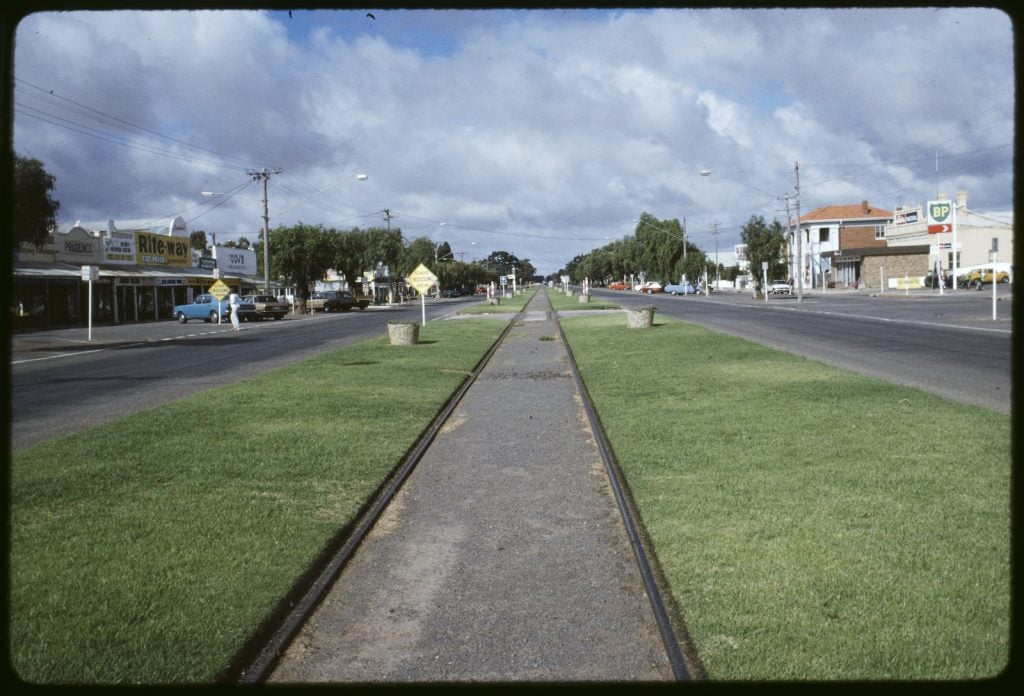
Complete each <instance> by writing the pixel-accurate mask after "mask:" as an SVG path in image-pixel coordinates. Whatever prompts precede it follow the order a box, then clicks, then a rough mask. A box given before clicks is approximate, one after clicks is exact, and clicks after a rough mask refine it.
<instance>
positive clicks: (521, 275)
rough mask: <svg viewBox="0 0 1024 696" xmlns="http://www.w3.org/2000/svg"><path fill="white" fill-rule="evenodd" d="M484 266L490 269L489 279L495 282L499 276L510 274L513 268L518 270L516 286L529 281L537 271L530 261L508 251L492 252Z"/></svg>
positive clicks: (485, 260)
mask: <svg viewBox="0 0 1024 696" xmlns="http://www.w3.org/2000/svg"><path fill="white" fill-rule="evenodd" d="M484 265H486V266H487V268H488V269H489V277H490V278H491V279H493V280H497V278H498V276H502V275H508V274H510V273H511V272H512V269H513V268H514V269H516V284H519V283H520V282H525V281H528V280H529V279H530V278H531V277H533V274H534V271H535V270H536V269H535V268H534V266H533V264H532V263H530V260H529V259H520V258H518V257H516V256H515V254H510V253H509V252H507V251H492V252H491V253H490V255H489V256H488V257H487V258H486V259H484Z"/></svg>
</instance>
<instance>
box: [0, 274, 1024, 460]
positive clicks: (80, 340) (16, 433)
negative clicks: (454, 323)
mask: <svg viewBox="0 0 1024 696" xmlns="http://www.w3.org/2000/svg"><path fill="white" fill-rule="evenodd" d="M998 290H999V292H1000V296H1001V301H1000V302H998V303H997V319H996V320H993V319H992V302H991V294H990V293H989V292H988V291H987V290H986V291H983V292H976V291H971V290H960V291H956V292H948V291H947V292H946V294H945V295H943V296H939V295H938V293H937V291H923V292H922V291H916V292H915V293H912V294H909V295H904V294H902V293H898V292H893V293H886V294H884V295H881V296H876V295H872V294H868V293H866V292H856V293H849V292H838V291H837V292H826V293H825V294H807V295H805V297H804V298H803V300H802V301H801V302H797V300H796V298H795V297H781V296H780V297H772V298H770V300H769V301H768V302H767V303H765V302H764V301H763V300H755V299H753V298H752V297H751V296H750V294H749V293H733V292H723V293H719V294H717V295H712V296H711V297H703V296H699V297H692V296H689V297H675V296H671V295H652V296H647V295H640V294H637V293H632V292H615V291H607V290H595V291H594V294H595V296H598V297H607V298H609V299H612V300H614V301H615V302H617V303H619V304H620V305H621V306H623V307H628V306H635V305H639V304H653V305H656V306H657V307H658V312H659V313H660V314H662V315H665V316H670V317H675V318H678V319H682V320H685V321H693V322H696V323H699V324H703V325H705V326H707V327H709V328H711V329H714V330H716V331H721V332H724V333H728V334H732V335H736V336H740V337H743V338H748V339H751V340H755V341H758V342H761V343H764V344H766V345H769V346H772V347H775V348H780V349H782V350H786V351H790V352H793V353H796V354H798V355H803V356H806V357H808V358H812V359H815V360H821V361H824V362H827V363H830V364H833V365H836V366H838V367H842V368H845V369H849V370H853V371H856V372H859V373H862V374H867V375H872V376H876V377H880V378H882V379H885V380H888V381H892V382H896V383H899V384H905V385H910V386H915V387H919V388H921V389H926V390H928V391H931V392H934V393H937V394H940V395H942V396H945V397H948V398H951V399H956V400H959V401H963V402H965V403H971V404H976V405H979V406H984V407H986V408H991V409H994V410H997V411H1000V412H1003V413H1009V412H1010V407H1011V402H1012V398H1011V397H1012V394H1011V381H1012V353H1013V350H1012V344H1013V342H1012V318H1011V314H1012V307H1013V302H1012V301H1010V298H1011V294H1010V293H1011V289H1008V288H1002V287H1001V288H999V289H998ZM475 301H477V300H475V299H474V298H459V299H448V300H438V301H432V302H430V303H428V304H427V319H428V320H431V319H435V318H439V317H443V316H447V315H450V314H452V313H454V312H455V311H456V310H457V309H458V308H459V307H461V306H464V304H466V303H471V302H475ZM419 317H420V305H419V304H416V303H412V304H407V305H400V306H392V307H373V308H370V309H367V310H366V311H365V312H350V313H345V314H329V315H324V314H317V315H314V316H312V317H289V318H286V319H283V320H281V321H264V322H257V323H246V324H243V328H242V332H241V334H240V335H238V336H234V335H232V333H231V329H230V324H225V325H223V326H217V325H211V324H205V323H202V322H189V323H188V324H186V325H181V324H178V323H177V322H176V321H173V320H167V321H164V322H151V323H146V324H127V325H122V326H104V327H95V328H94V329H93V340H92V341H88V340H87V336H88V334H87V331H86V329H83V328H74V329H62V330H57V331H46V332H40V333H35V334H33V333H28V334H18V335H15V336H14V337H13V338H12V342H11V351H12V355H11V357H12V360H11V379H10V384H11V387H10V398H11V446H12V448H13V449H18V448H20V447H24V446H26V445H28V444H32V443H35V442H39V441H42V440H45V439H48V438H50V437H54V436H56V435H62V434H68V433H72V432H76V431H78V430H81V429H83V428H86V427H90V426H93V425H97V424H99V423H103V422H106V421H109V420H112V419H115V418H119V417H123V416H125V415H128V414H131V413H135V412H137V411H141V410H145V409H148V408H152V407H153V406H156V405H158V404H161V403H164V402H166V401H170V400H173V399H178V398H181V397H183V396H186V395H189V394H192V393H195V392H198V391H201V390H203V389H208V388H211V387H216V386H220V385H223V384H228V383H230V382H233V381H235V380H238V379H242V378H244V377H248V376H251V375H254V374H257V373H259V372H263V371H266V370H270V369H273V368H275V367H279V366H281V365H284V364H287V363H290V362H295V361H298V360H301V359H304V358H307V357H311V356H313V355H315V354H317V353H320V352H322V351H325V350H331V349H334V348H338V347H340V346H343V345H346V344H348V343H352V342H354V341H359V340H362V339H365V338H369V337H371V336H375V335H380V334H382V333H383V332H384V331H386V324H387V321H389V320H391V319H396V318H403V319H415V318H419ZM680 359H685V356H680Z"/></svg>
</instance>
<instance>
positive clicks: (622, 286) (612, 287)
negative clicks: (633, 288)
mask: <svg viewBox="0 0 1024 696" xmlns="http://www.w3.org/2000/svg"><path fill="white" fill-rule="evenodd" d="M608 289H609V290H629V283H622V282H618V283H609V285H608Z"/></svg>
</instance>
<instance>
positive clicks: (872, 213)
mask: <svg viewBox="0 0 1024 696" xmlns="http://www.w3.org/2000/svg"><path fill="white" fill-rule="evenodd" d="M876 219H877V220H885V219H890V220H891V219H892V212H891V211H888V210H883V209H882V208H875V207H872V205H871V204H870V203H868V202H867V201H864V202H863V203H857V204H854V205H826V206H822V207H821V208H817V209H815V210H812V211H811V212H809V213H807V214H806V215H803V216H801V217H800V222H812V221H814V220H876Z"/></svg>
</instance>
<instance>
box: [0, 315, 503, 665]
mask: <svg viewBox="0 0 1024 696" xmlns="http://www.w3.org/2000/svg"><path fill="white" fill-rule="evenodd" d="M503 329H504V323H503V322H494V321H473V320H467V321H449V322H431V323H429V324H428V325H427V326H426V327H424V328H423V329H422V330H421V333H420V344H419V345H415V346H390V345H388V342H387V339H383V338H382V339H376V340H370V341H366V342H363V343H360V344H357V345H353V346H350V347H346V348H343V349H341V350H338V351H335V352H331V353H326V354H323V355H320V356H318V357H316V358H313V359H311V360H308V361H305V362H303V363H301V364H296V365H292V366H290V367H286V368H284V369H281V370H278V371H275V372H272V373H268V374H265V375H262V376H259V377H255V378H253V379H248V380H245V381H243V382H240V383H237V384H234V385H232V386H229V387H224V388H220V389H214V390H210V391H206V392H203V393H201V394H197V395H195V396H192V397H190V398H187V399H183V400H181V401H178V402H174V403H170V404H167V405H164V406H160V407H158V408H154V409H152V410H150V411H147V412H144V413H139V414H136V415H134V416H132V417H129V418H126V419H123V420H120V421H117V422H113V423H110V424H107V425H104V426H101V427H97V428H94V429H91V430H88V431H85V432H82V433H80V434H77V435H74V436H70V437H67V438H63V439H58V440H53V441H50V442H46V443H43V444H40V445H37V446H34V447H31V448H28V449H24V450H21V451H18V452H15V453H14V454H13V457H12V469H11V489H10V496H11V497H10V529H11V533H10V555H9V561H10V612H9V628H10V644H11V655H10V658H11V664H12V666H13V668H14V670H15V672H16V674H17V675H18V676H19V677H21V678H22V679H23V680H26V681H28V682H33V683H39V684H76V685H77V684H115V683H117V684H165V683H206V682H210V681H212V680H213V679H214V678H215V677H216V675H217V674H218V673H219V672H220V671H221V670H223V669H224V668H225V667H226V665H227V664H228V662H229V660H230V659H231V657H232V656H233V655H234V654H235V653H236V651H238V649H239V648H240V647H241V646H242V645H243V643H244V642H245V641H246V640H247V639H248V638H249V637H250V636H251V635H253V633H254V631H255V630H256V628H257V626H258V625H259V624H260V622H261V621H263V620H264V619H265V618H266V617H267V616H268V613H269V612H270V611H271V609H272V608H273V607H274V605H275V604H276V603H277V602H278V601H279V600H280V599H281V598H282V597H284V596H285V594H286V593H287V592H288V590H289V588H290V587H291V586H292V585H293V583H294V582H295V581H296V579H297V577H298V576H299V575H301V574H302V572H303V571H305V570H306V569H307V568H308V567H309V566H310V563H311V561H312V560H313V559H314V558H315V557H316V555H317V554H318V553H319V552H320V551H321V550H322V549H323V548H324V547H325V545H326V544H327V542H328V540H329V539H330V538H331V537H332V536H333V535H334V534H335V533H337V532H338V531H339V530H340V529H342V528H343V527H344V526H345V525H346V524H347V523H348V522H350V521H351V520H352V519H353V516H354V515H355V514H356V512H357V511H358V510H359V508H360V507H361V506H362V505H363V503H364V502H365V501H366V500H367V498H368V496H370V495H371V494H372V492H373V491H374V490H375V489H376V488H377V487H378V485H379V484H380V483H381V482H382V481H383V480H384V479H385V478H386V476H387V475H388V473H389V472H390V471H391V470H392V469H393V468H394V467H395V466H396V464H397V463H398V462H399V461H401V459H402V458H403V456H404V455H405V453H406V452H407V451H408V449H409V447H410V446H411V445H412V444H413V442H414V441H415V440H416V439H417V437H418V436H419V435H420V434H421V433H422V432H423V430H424V429H425V428H426V427H427V425H428V424H429V423H430V422H431V421H432V420H433V419H434V417H435V416H436V414H437V413H438V412H439V411H440V409H441V407H442V406H443V404H444V403H445V402H446V401H447V400H448V398H449V397H450V396H451V395H452V394H453V393H454V392H455V390H456V389H457V388H458V387H459V385H460V384H461V383H462V382H463V381H464V380H465V379H466V377H467V376H468V375H469V374H470V372H471V371H472V370H473V368H474V367H475V366H476V364H477V363H478V362H479V361H480V359H481V358H482V357H483V355H484V354H485V353H486V351H487V350H488V348H489V347H490V346H491V345H492V344H493V343H494V341H495V340H496V339H497V337H498V336H499V335H500V333H501V331H502V330H503Z"/></svg>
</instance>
